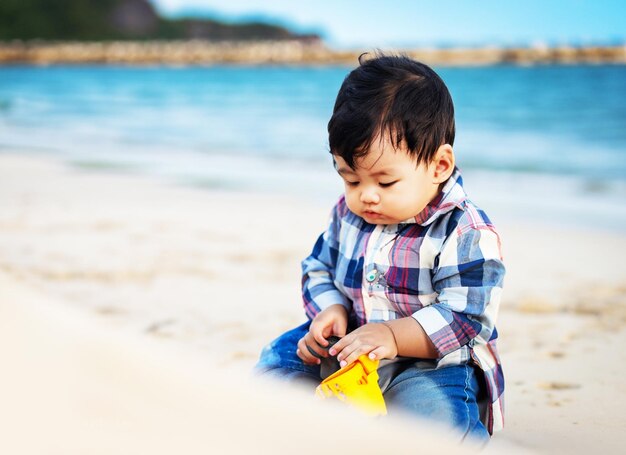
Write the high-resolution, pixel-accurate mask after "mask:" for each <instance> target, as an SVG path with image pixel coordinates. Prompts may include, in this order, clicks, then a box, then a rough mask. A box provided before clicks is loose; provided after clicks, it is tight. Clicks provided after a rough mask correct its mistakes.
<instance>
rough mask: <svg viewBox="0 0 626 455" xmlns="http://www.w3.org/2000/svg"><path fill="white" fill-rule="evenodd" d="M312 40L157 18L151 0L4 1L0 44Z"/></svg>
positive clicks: (256, 28)
mask: <svg viewBox="0 0 626 455" xmlns="http://www.w3.org/2000/svg"><path fill="white" fill-rule="evenodd" d="M193 38H199V39H208V40H255V39H294V38H295V39H310V38H317V37H316V36H310V35H296V34H293V33H292V32H290V31H289V30H287V29H285V28H283V27H279V26H275V25H270V24H264V23H242V24H226V23H222V22H218V21H214V20H206V19H178V20H169V19H164V18H161V17H159V15H158V14H157V13H156V11H155V10H154V8H153V7H152V5H151V4H150V2H149V1H148V0H1V1H0V40H13V39H20V40H33V39H41V40H71V41H105V40H127V39H128V40H138V39H139V40H143V39H193Z"/></svg>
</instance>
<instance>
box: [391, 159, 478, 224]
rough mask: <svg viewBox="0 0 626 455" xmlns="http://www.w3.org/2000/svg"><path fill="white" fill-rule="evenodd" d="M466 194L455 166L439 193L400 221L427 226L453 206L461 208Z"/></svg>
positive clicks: (459, 172) (453, 207)
mask: <svg viewBox="0 0 626 455" xmlns="http://www.w3.org/2000/svg"><path fill="white" fill-rule="evenodd" d="M466 200H467V195H466V194H465V190H464V189H463V178H462V177H461V171H459V168H457V167H455V168H454V171H453V172H452V175H451V176H450V178H449V179H448V180H447V181H446V183H444V185H443V188H442V189H441V191H440V192H439V194H438V195H437V196H436V197H435V199H433V200H432V201H430V203H429V204H428V205H427V206H426V207H425V208H424V210H422V211H421V212H420V213H419V214H417V215H416V216H415V217H412V218H409V219H408V220H406V221H403V222H402V223H403V224H404V223H417V224H419V225H422V226H428V225H429V224H431V223H432V222H434V221H435V220H436V219H437V218H439V217H440V216H441V215H444V214H446V213H448V212H450V211H451V210H453V209H455V208H459V209H461V210H463V208H464V203H465V201H466Z"/></svg>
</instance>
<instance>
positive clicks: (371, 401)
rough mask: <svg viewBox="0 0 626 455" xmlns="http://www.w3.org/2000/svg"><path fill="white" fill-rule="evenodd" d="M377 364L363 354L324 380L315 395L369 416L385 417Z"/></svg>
mask: <svg viewBox="0 0 626 455" xmlns="http://www.w3.org/2000/svg"><path fill="white" fill-rule="evenodd" d="M378 363H379V361H378V360H372V359H370V358H369V357H368V356H367V355H365V354H364V355H362V356H360V357H359V358H358V359H357V360H356V361H354V362H353V363H351V364H350V365H346V366H345V367H343V368H342V369H340V370H339V371H337V372H336V373H333V374H332V375H330V376H328V377H327V378H326V379H324V381H322V383H321V384H320V385H319V386H317V389H315V394H316V395H317V396H318V397H320V398H323V399H324V398H331V397H336V398H338V399H339V400H341V401H343V402H345V403H348V404H349V405H351V406H354V407H355V408H357V409H360V410H362V411H364V412H365V413H366V414H368V415H370V416H378V415H385V414H387V407H386V406H385V399H384V398H383V393H382V391H381V390H380V387H379V385H378V372H377V369H378Z"/></svg>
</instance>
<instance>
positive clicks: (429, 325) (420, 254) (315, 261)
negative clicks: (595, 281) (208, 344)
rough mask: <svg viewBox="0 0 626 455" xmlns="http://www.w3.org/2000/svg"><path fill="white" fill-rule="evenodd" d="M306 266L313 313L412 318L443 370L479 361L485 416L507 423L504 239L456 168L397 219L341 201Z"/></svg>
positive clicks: (307, 299)
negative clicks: (378, 220) (433, 193)
mask: <svg viewBox="0 0 626 455" xmlns="http://www.w3.org/2000/svg"><path fill="white" fill-rule="evenodd" d="M302 270H303V278H302V293H303V300H304V306H305V311H306V314H307V316H308V317H309V318H311V319H313V318H314V317H315V315H317V314H318V313H319V312H320V311H322V310H323V309H325V308H327V307H328V306H330V305H333V304H338V303H339V304H342V305H344V306H345V307H346V308H347V309H348V313H349V315H350V320H351V324H354V325H355V326H361V325H363V324H366V323H368V322H381V321H387V320H392V319H397V318H402V317H407V316H411V317H413V318H415V320H416V321H417V322H419V324H420V325H421V326H422V328H423V329H424V330H425V332H426V334H427V335H428V336H429V337H430V339H431V340H432V342H433V345H434V346H435V348H436V349H437V352H438V353H439V358H438V360H437V368H440V367H443V366H447V365H454V364H462V363H468V362H473V363H475V364H476V365H478V367H479V368H480V369H481V370H482V371H483V373H484V377H485V382H486V385H487V392H488V393H487V395H488V396H487V397H486V399H485V400H484V401H483V402H481V403H479V404H480V407H481V420H483V422H484V423H485V426H486V427H487V429H488V430H489V432H490V433H493V431H494V430H499V429H501V428H502V426H503V398H504V396H503V392H504V378H503V374H502V368H501V365H500V360H499V357H498V353H497V350H496V338H497V336H498V335H497V331H496V327H495V321H496V317H497V314H498V307H499V304H500V295H501V291H502V280H503V277H504V272H505V270H504V265H503V263H502V255H501V250H500V240H499V237H498V234H497V233H496V231H495V228H494V226H493V225H492V224H491V222H490V221H489V218H488V217H487V215H486V214H485V213H484V212H483V211H482V210H480V209H479V208H477V207H476V206H475V205H474V204H473V203H472V202H470V201H469V199H467V196H466V194H465V191H464V190H463V185H462V178H461V175H460V172H459V171H458V169H455V171H454V173H453V175H452V176H451V177H450V179H449V180H448V181H447V182H446V183H445V185H444V187H443V189H442V191H441V192H440V193H439V195H438V196H437V197H436V198H435V199H434V200H433V201H432V202H431V203H430V204H429V205H428V206H427V207H426V208H425V209H424V210H423V211H422V212H421V213H419V214H418V215H417V216H416V217H414V218H411V219H409V220H406V221H404V222H402V223H399V224H395V225H373V224H369V223H367V222H366V221H365V220H363V218H361V217H359V216H357V215H355V214H354V213H352V212H351V211H350V210H349V209H348V207H347V205H346V202H345V199H344V197H341V198H340V199H339V201H338V203H337V204H336V205H335V207H334V209H333V211H332V215H331V219H330V224H329V226H328V229H327V230H326V231H325V232H324V233H323V234H322V235H321V236H320V237H319V239H318V240H317V242H316V244H315V246H314V247H313V252H312V253H311V255H310V256H309V257H307V258H306V259H305V260H304V261H303V262H302ZM417 364H419V362H417ZM431 367H432V366H431Z"/></svg>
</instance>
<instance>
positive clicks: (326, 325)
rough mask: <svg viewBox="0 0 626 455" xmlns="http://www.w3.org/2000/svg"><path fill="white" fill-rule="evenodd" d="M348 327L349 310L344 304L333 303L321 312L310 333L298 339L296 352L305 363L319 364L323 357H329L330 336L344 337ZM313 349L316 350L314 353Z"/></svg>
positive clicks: (310, 328)
mask: <svg viewBox="0 0 626 455" xmlns="http://www.w3.org/2000/svg"><path fill="white" fill-rule="evenodd" d="M347 328H348V310H346V308H345V307H344V306H343V305H339V304H337V305H331V306H329V307H328V308H326V309H325V310H323V311H322V312H320V313H319V314H318V315H317V316H315V318H314V319H313V321H312V322H311V326H310V327H309V331H308V333H307V334H306V335H305V336H303V337H302V338H301V339H300V341H298V350H297V351H296V354H298V357H300V358H301V359H302V360H303V361H304V363H306V364H311V365H319V364H320V363H321V361H320V358H321V357H328V351H327V350H326V349H325V348H326V347H327V346H328V341H327V340H326V338H328V337H329V336H331V335H335V336H338V337H342V336H344V335H345V334H346V330H347ZM311 351H313V352H315V353H316V354H317V355H314V354H313V353H312V352H311Z"/></svg>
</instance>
